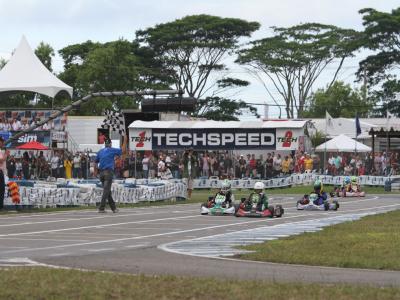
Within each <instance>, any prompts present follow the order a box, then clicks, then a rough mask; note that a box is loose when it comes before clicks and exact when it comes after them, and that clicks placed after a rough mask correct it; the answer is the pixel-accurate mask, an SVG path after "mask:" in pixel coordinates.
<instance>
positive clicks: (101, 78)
mask: <svg viewBox="0 0 400 300" xmlns="http://www.w3.org/2000/svg"><path fill="white" fill-rule="evenodd" d="M60 54H61V56H62V57H63V59H64V62H65V70H64V72H63V73H62V74H61V78H62V79H63V80H64V81H65V82H66V83H68V84H70V85H72V86H74V88H75V91H74V93H75V96H76V97H79V98H80V97H83V96H84V95H87V94H89V93H92V92H98V91H117V90H131V91H134V90H141V89H152V88H163V89H165V88H168V84H167V83H166V81H167V79H166V77H165V76H163V75H160V74H161V73H162V72H161V71H160V67H159V66H157V63H156V62H155V61H154V58H153V56H152V54H151V53H150V52H149V51H147V50H146V49H141V48H140V47H139V45H138V44H137V43H136V42H129V41H126V40H118V41H112V42H108V43H104V44H100V43H93V42H91V41H87V42H85V43H83V44H76V45H70V46H68V47H65V48H63V49H61V50H60ZM138 100H139V99H133V98H132V97H113V98H109V99H108V98H97V99H94V100H93V101H91V102H90V103H87V104H84V105H82V106H81V107H80V110H79V114H81V115H91V114H100V113H101V112H102V111H103V110H104V109H110V108H114V109H122V108H135V107H137V101H138Z"/></svg>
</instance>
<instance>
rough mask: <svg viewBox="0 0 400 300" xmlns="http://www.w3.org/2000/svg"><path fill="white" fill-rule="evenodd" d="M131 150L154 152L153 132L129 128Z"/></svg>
mask: <svg viewBox="0 0 400 300" xmlns="http://www.w3.org/2000/svg"><path fill="white" fill-rule="evenodd" d="M129 149H130V150H133V151H147V150H153V147H152V130H151V129H136V128H129Z"/></svg>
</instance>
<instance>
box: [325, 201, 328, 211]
mask: <svg viewBox="0 0 400 300" xmlns="http://www.w3.org/2000/svg"><path fill="white" fill-rule="evenodd" d="M324 209H325V210H329V202H328V201H325V202H324Z"/></svg>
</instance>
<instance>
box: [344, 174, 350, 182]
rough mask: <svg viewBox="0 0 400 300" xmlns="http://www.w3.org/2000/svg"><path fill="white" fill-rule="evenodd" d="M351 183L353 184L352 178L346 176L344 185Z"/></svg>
mask: <svg viewBox="0 0 400 300" xmlns="http://www.w3.org/2000/svg"><path fill="white" fill-rule="evenodd" d="M350 182H351V180H350V176H346V177H345V178H344V183H345V184H349V183H350Z"/></svg>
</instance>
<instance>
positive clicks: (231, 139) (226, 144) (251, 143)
mask: <svg viewBox="0 0 400 300" xmlns="http://www.w3.org/2000/svg"><path fill="white" fill-rule="evenodd" d="M129 136H130V138H129V139H130V144H129V145H130V149H131V150H174V149H175V150H176V149H187V148H193V149H194V150H234V149H236V150H247V149H248V150H250V149H260V150H275V148H276V130H275V128H272V129H271V128H222V129H218V128H202V129H200V128H196V129H191V128H187V129H182V128H179V129H178V128H168V129H161V128H157V129H156V128H153V129H136V128H131V129H130V130H129Z"/></svg>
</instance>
